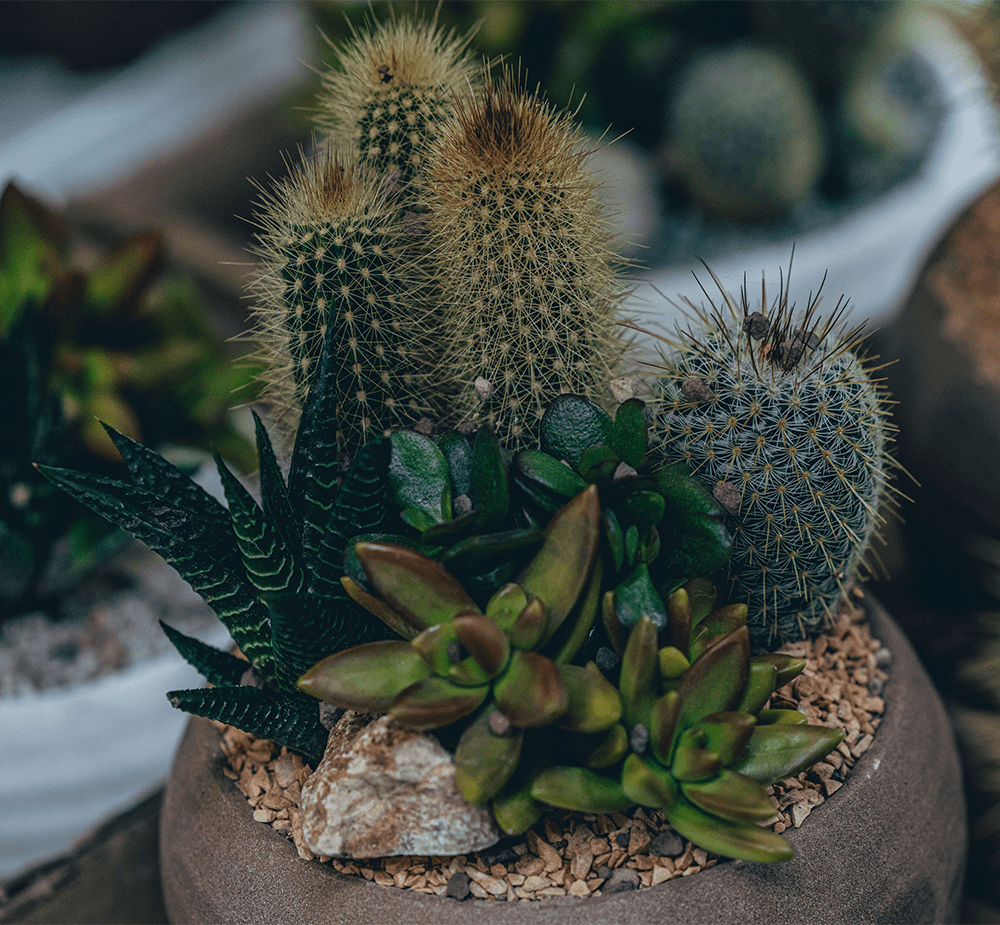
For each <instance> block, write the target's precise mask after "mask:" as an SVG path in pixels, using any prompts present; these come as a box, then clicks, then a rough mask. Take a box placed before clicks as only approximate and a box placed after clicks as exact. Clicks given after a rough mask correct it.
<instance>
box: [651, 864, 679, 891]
mask: <svg viewBox="0 0 1000 925" xmlns="http://www.w3.org/2000/svg"><path fill="white" fill-rule="evenodd" d="M673 875H674V872H673V871H672V870H668V869H667V868H666V867H654V868H653V878H652V880H651V881H650V884H649V885H650V886H658V885H659V884H661V883H664V882H666V881H667V880H669V879H670V878H671V877H672V876H673Z"/></svg>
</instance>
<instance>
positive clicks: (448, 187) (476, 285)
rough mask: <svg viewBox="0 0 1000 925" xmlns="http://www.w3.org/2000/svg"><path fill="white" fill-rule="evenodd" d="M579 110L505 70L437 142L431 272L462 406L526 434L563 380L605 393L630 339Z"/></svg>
mask: <svg viewBox="0 0 1000 925" xmlns="http://www.w3.org/2000/svg"><path fill="white" fill-rule="evenodd" d="M581 146H582V140H581V138H580V135H579V131H578V129H576V128H575V127H574V126H573V123H572V121H571V118H570V115H569V114H567V113H558V112H556V111H554V110H553V109H552V108H551V107H550V106H549V105H548V104H547V103H545V102H543V101H542V100H541V99H540V98H539V96H538V94H537V91H536V92H535V93H528V92H527V91H526V90H524V89H523V88H522V87H521V86H520V84H519V78H518V77H517V76H516V75H514V74H513V73H512V72H511V71H509V70H504V72H503V74H502V76H501V78H500V80H499V81H498V82H497V83H496V84H493V83H488V84H487V86H486V88H485V90H484V92H483V93H482V94H480V95H477V96H474V97H465V98H463V99H461V100H460V101H459V104H458V115H457V119H456V120H455V121H453V122H450V123H449V124H448V125H447V127H446V131H445V132H444V133H443V135H442V137H441V139H440V140H439V141H438V142H437V144H436V145H435V146H434V148H433V149H432V151H431V154H430V163H429V165H428V169H429V178H428V185H429V195H428V201H429V203H430V207H431V212H430V215H429V216H428V219H427V231H428V237H429V249H428V260H427V272H428V276H429V278H431V279H432V280H434V281H435V282H436V284H437V286H438V289H439V293H440V295H439V298H440V299H441V304H440V306H439V308H438V310H439V312H440V313H441V316H442V331H444V332H447V338H448V350H447V351H446V353H445V357H444V362H443V365H442V369H443V370H444V372H445V373H446V374H447V375H448V376H449V378H450V379H452V380H453V381H454V382H456V383H457V387H458V390H459V391H458V396H457V398H456V399H455V402H454V408H453V413H454V416H455V417H456V418H457V419H458V420H461V421H466V422H476V423H478V422H480V421H486V422H489V423H491V424H492V425H493V426H494V427H495V428H496V430H497V433H498V435H499V436H500V439H501V441H502V442H503V443H504V444H505V445H507V446H509V447H510V448H512V449H514V448H517V447H519V446H530V445H531V444H532V442H533V439H534V436H533V435H535V434H536V433H537V428H538V422H539V419H540V418H541V415H542V412H543V411H544V409H545V406H546V405H547V404H548V403H549V402H550V401H552V399H553V398H555V397H556V396H557V395H559V394H560V393H562V392H574V393H579V394H582V395H585V396H587V397H589V398H592V399H595V400H597V401H600V400H601V399H603V397H604V394H605V389H606V385H607V383H608V382H609V381H610V380H611V379H612V378H614V376H615V374H616V370H617V364H618V363H619V361H620V360H621V358H622V356H623V352H624V343H623V339H622V337H621V335H620V332H619V330H618V329H617V327H616V320H617V319H616V315H615V312H616V309H617V305H618V298H619V295H620V289H619V286H618V284H617V282H616V280H615V274H614V269H613V266H612V255H611V253H610V250H609V235H608V233H607V230H606V227H605V223H604V221H603V219H602V217H601V209H600V203H599V201H598V199H597V197H596V195H595V193H594V189H595V185H594V180H593V178H592V177H591V176H590V175H589V174H588V172H587V171H586V170H585V168H584V159H585V155H584V152H583V151H582V147H581Z"/></svg>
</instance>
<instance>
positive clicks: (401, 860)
mask: <svg viewBox="0 0 1000 925" xmlns="http://www.w3.org/2000/svg"><path fill="white" fill-rule="evenodd" d="M382 866H383V867H384V868H385V870H386V872H387V873H390V874H392V875H393V876H395V875H396V874H398V873H399V872H400V871H404V870H406V869H407V868H409V866H410V858H409V857H405V856H402V857H394V858H386V859H385V861H383V862H382Z"/></svg>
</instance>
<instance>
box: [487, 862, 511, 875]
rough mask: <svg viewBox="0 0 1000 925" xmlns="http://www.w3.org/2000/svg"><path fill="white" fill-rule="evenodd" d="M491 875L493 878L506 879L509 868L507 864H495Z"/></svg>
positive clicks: (491, 869)
mask: <svg viewBox="0 0 1000 925" xmlns="http://www.w3.org/2000/svg"><path fill="white" fill-rule="evenodd" d="M490 875H491V876H493V877H500V878H503V877H506V876H507V866H506V865H505V864H494V865H493V866H492V867H491V868H490Z"/></svg>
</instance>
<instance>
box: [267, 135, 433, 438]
mask: <svg viewBox="0 0 1000 925" xmlns="http://www.w3.org/2000/svg"><path fill="white" fill-rule="evenodd" d="M344 161H345V158H344V156H343V155H337V154H332V153H329V152H327V153H320V154H318V155H316V156H315V157H313V158H312V159H310V160H308V161H306V162H305V163H304V164H302V165H300V166H298V167H296V168H295V169H294V170H293V171H292V173H291V175H290V176H289V177H288V178H287V179H286V180H284V181H283V182H282V183H281V184H280V185H279V186H278V188H277V189H276V190H275V191H274V192H273V193H271V194H265V198H264V203H263V209H262V212H261V214H259V216H258V222H259V224H260V227H261V233H260V234H259V235H258V242H259V246H258V256H259V257H260V259H261V264H260V268H259V271H258V274H257V277H256V280H255V285H254V290H255V294H256V295H257V303H256V307H255V314H256V331H255V339H256V340H257V342H258V345H259V349H258V358H259V359H260V360H261V362H262V364H263V366H264V368H265V371H264V374H263V378H264V381H265V382H266V384H267V395H268V397H270V399H271V400H272V403H273V404H274V407H275V409H276V417H277V418H278V420H279V421H280V422H281V424H282V425H283V426H285V427H286V429H289V430H294V427H295V425H296V424H297V421H298V417H299V414H300V413H301V409H302V405H303V403H304V401H305V397H306V395H307V393H308V391H309V385H310V383H311V381H312V379H313V376H314V374H315V370H316V368H317V366H318V362H319V356H320V351H321V348H322V346H323V343H324V338H325V336H326V331H327V328H328V327H329V328H331V330H332V340H331V341H330V343H331V345H332V348H333V350H334V351H335V356H334V357H331V361H332V362H333V363H334V364H335V366H336V369H337V376H336V387H335V395H334V398H333V400H334V401H335V403H336V406H337V407H336V414H337V421H338V425H339V435H338V436H339V439H340V441H341V443H342V445H343V449H344V450H345V451H347V452H349V453H350V454H351V455H353V453H354V451H355V450H356V449H357V448H358V447H359V446H362V445H364V444H365V443H366V442H367V441H368V440H369V439H370V438H372V437H377V436H382V435H384V434H387V433H388V432H389V431H390V430H391V429H392V428H394V427H398V426H400V425H404V424H407V423H411V422H412V421H415V420H416V419H417V418H419V417H420V416H421V414H422V413H424V411H425V408H424V407H423V405H422V404H421V400H420V399H419V398H418V394H419V392H418V385H423V387H424V392H426V391H427V385H426V383H423V382H422V381H421V376H420V372H419V371H420V369H421V366H422V364H421V353H420V348H421V343H422V342H423V341H424V334H425V333H426V332H425V330H424V328H423V322H422V316H423V310H422V308H421V307H420V305H419V304H418V302H417V298H416V294H415V289H416V287H414V285H413V283H412V272H411V273H410V274H409V275H408V274H407V263H408V261H407V258H406V256H405V250H406V248H405V241H404V240H403V238H402V233H401V225H400V222H399V220H398V210H397V209H396V208H395V207H394V205H393V204H392V203H391V202H390V201H389V199H388V198H387V195H386V188H385V185H384V184H383V183H382V182H381V181H380V180H379V179H378V178H377V177H376V176H375V175H373V174H371V173H366V172H365V171H363V170H361V169H360V168H357V167H355V166H353V165H350V164H347V163H345V162H344Z"/></svg>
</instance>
